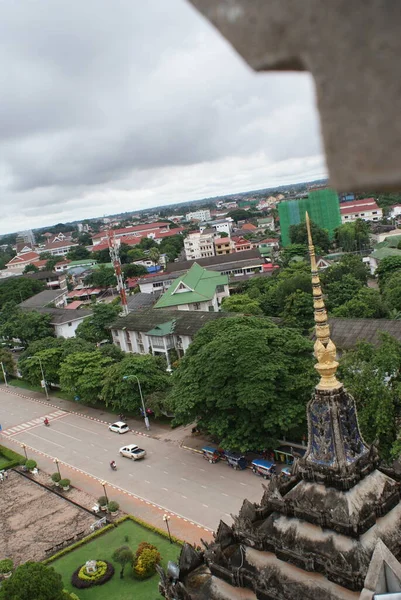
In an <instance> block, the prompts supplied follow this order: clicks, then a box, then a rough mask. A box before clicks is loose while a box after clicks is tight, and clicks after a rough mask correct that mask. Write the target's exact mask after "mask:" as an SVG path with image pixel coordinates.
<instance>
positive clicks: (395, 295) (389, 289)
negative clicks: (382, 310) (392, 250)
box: [382, 270, 401, 311]
mask: <svg viewBox="0 0 401 600" xmlns="http://www.w3.org/2000/svg"><path fill="white" fill-rule="evenodd" d="M382 288H383V289H382V292H383V298H384V300H385V302H386V303H387V305H388V306H389V308H390V309H394V310H396V311H400V310H401V270H399V271H395V272H394V273H393V274H392V275H389V276H388V277H387V278H386V279H385V281H384V283H383V285H382Z"/></svg>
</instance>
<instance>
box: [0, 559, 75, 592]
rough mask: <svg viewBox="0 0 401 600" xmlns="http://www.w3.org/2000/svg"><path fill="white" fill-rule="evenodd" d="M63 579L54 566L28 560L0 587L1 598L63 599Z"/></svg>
mask: <svg viewBox="0 0 401 600" xmlns="http://www.w3.org/2000/svg"><path fill="white" fill-rule="evenodd" d="M63 587H64V586H63V581H62V578H61V575H60V574H59V573H56V571H55V570H54V569H53V567H46V566H45V565H43V564H42V563H35V562H26V563H24V564H23V565H20V566H19V567H17V569H16V570H15V571H14V573H13V574H12V576H11V577H10V579H5V580H4V581H3V582H2V585H1V588H0V600H63V599H64V598H65V596H64V593H63Z"/></svg>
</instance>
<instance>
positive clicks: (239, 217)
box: [227, 208, 250, 223]
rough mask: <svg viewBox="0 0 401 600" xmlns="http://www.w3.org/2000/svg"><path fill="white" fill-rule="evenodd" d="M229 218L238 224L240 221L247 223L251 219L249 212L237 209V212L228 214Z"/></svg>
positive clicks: (233, 211) (231, 211)
mask: <svg viewBox="0 0 401 600" xmlns="http://www.w3.org/2000/svg"><path fill="white" fill-rule="evenodd" d="M227 217H231V218H232V219H234V221H235V222H236V223H238V221H246V220H247V219H249V217H250V213H249V211H248V210H244V209H243V208H236V209H235V210H230V212H229V213H228V214H227Z"/></svg>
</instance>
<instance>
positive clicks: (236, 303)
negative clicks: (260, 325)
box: [221, 294, 263, 315]
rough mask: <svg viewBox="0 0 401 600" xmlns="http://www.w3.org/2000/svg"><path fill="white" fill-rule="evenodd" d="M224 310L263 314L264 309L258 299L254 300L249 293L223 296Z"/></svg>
mask: <svg viewBox="0 0 401 600" xmlns="http://www.w3.org/2000/svg"><path fill="white" fill-rule="evenodd" d="M221 308H222V310H224V311H226V312H238V313H242V314H244V315H263V311H262V309H261V308H260V306H259V302H258V301H257V300H252V298H250V297H249V296H248V294H234V295H233V296H229V297H227V298H223V302H222V304H221Z"/></svg>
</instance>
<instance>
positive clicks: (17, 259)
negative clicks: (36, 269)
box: [6, 252, 40, 267]
mask: <svg viewBox="0 0 401 600" xmlns="http://www.w3.org/2000/svg"><path fill="white" fill-rule="evenodd" d="M38 260H40V257H39V254H38V253H37V252H23V253H22V254H17V256H14V258H12V259H11V260H10V261H9V262H8V263H7V265H6V267H7V266H8V265H18V264H22V263H25V262H27V263H29V262H37V261H38Z"/></svg>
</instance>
